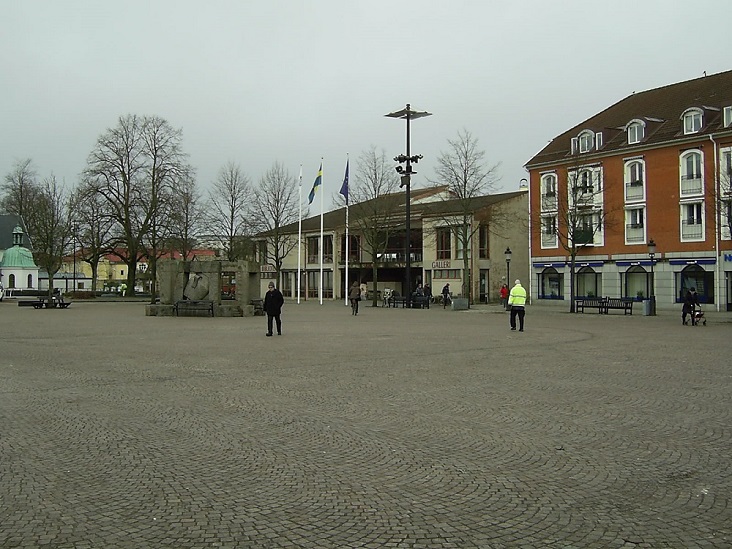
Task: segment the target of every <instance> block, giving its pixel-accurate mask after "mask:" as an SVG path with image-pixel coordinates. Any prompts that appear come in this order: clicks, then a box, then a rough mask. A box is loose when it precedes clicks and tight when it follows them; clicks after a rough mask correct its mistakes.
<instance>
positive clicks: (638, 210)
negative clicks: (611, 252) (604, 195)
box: [625, 206, 646, 246]
mask: <svg viewBox="0 0 732 549" xmlns="http://www.w3.org/2000/svg"><path fill="white" fill-rule="evenodd" d="M645 243H646V208H645V206H631V207H628V208H626V210H625V244H626V245H629V246H632V245H637V244H645Z"/></svg>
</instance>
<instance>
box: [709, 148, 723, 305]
mask: <svg viewBox="0 0 732 549" xmlns="http://www.w3.org/2000/svg"><path fill="white" fill-rule="evenodd" d="M709 141H711V142H712V145H713V146H714V246H715V249H716V252H715V253H716V258H717V261H715V262H714V263H715V266H714V271H715V273H714V286H715V288H714V294H715V300H714V301H715V302H716V304H717V312H719V311H721V307H720V305H721V303H720V301H721V299H722V253H721V250H720V249H719V247H720V245H721V240H722V208H721V204H720V203H719V197H720V196H721V195H722V194H721V189H720V188H719V170H718V163H719V160H718V158H717V150H718V149H719V144H718V143H717V142H716V141H715V140H714V134H709Z"/></svg>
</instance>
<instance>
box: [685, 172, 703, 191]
mask: <svg viewBox="0 0 732 549" xmlns="http://www.w3.org/2000/svg"><path fill="white" fill-rule="evenodd" d="M701 193H702V178H701V176H700V175H683V176H681V195H682V196H689V195H692V194H701Z"/></svg>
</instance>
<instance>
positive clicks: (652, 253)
mask: <svg viewBox="0 0 732 549" xmlns="http://www.w3.org/2000/svg"><path fill="white" fill-rule="evenodd" d="M648 257H650V258H651V288H650V292H649V293H650V295H649V296H648V301H649V303H648V309H649V312H648V314H649V316H656V292H655V286H656V273H655V272H654V269H653V266H654V264H655V263H656V243H655V242H654V241H653V239H650V240H649V241H648Z"/></svg>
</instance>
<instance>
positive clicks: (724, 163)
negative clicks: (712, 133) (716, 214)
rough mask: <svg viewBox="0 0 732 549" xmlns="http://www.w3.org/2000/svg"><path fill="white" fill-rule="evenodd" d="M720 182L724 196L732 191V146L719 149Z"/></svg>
mask: <svg viewBox="0 0 732 549" xmlns="http://www.w3.org/2000/svg"><path fill="white" fill-rule="evenodd" d="M719 184H720V187H721V189H720V191H721V193H722V196H729V195H730V194H731V193H732V147H723V148H721V149H719Z"/></svg>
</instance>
